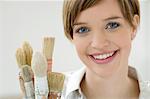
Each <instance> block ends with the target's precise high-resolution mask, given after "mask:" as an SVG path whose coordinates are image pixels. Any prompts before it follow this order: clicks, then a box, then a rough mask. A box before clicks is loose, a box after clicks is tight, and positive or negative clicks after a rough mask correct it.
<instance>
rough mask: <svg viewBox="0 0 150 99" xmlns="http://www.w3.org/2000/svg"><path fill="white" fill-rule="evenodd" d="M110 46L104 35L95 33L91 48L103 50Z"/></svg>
mask: <svg viewBox="0 0 150 99" xmlns="http://www.w3.org/2000/svg"><path fill="white" fill-rule="evenodd" d="M109 44H110V42H109V39H108V38H107V35H106V34H105V33H95V34H93V37H92V41H91V46H92V47H93V48H95V49H103V48H105V47H108V45H109Z"/></svg>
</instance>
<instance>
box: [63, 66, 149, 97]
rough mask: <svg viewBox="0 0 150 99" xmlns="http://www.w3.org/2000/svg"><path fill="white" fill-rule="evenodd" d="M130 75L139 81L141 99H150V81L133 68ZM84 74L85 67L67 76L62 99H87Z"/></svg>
mask: <svg viewBox="0 0 150 99" xmlns="http://www.w3.org/2000/svg"><path fill="white" fill-rule="evenodd" d="M128 73H129V76H130V77H132V78H134V79H137V80H138V83H139V88H140V95H139V99H150V81H143V80H142V78H141V76H140V75H139V73H138V72H137V70H136V69H135V68H133V67H129V72H128ZM84 74H85V67H83V68H81V69H80V70H78V71H76V72H71V73H67V74H65V75H66V79H65V83H64V89H63V91H62V96H61V99H86V98H85V96H84V95H83V93H82V91H81V88H80V83H81V81H82V79H83V77H84Z"/></svg>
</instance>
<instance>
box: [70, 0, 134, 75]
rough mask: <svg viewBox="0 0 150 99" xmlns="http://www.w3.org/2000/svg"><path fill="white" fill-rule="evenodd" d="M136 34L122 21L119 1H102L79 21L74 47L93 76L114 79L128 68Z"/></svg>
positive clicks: (80, 17) (85, 11)
mask: <svg viewBox="0 0 150 99" xmlns="http://www.w3.org/2000/svg"><path fill="white" fill-rule="evenodd" d="M134 32H135V30H134V28H133V27H131V26H130V25H129V23H128V22H127V21H126V20H125V18H124V17H123V15H122V13H121V10H120V7H119V5H118V2H117V0H102V1H100V2H99V3H98V4H97V5H95V6H93V7H90V8H88V9H86V10H84V11H82V12H81V13H80V14H79V16H78V17H77V18H76V20H75V22H74V27H73V43H74V45H75V47H76V50H77V53H78V55H79V57H80V59H81V60H82V61H83V63H84V64H85V65H86V66H87V69H88V70H89V71H90V72H91V73H94V74H97V75H99V76H102V77H105V76H111V75H112V74H114V73H115V72H117V71H118V70H119V71H120V70H121V72H122V71H124V68H126V67H127V66H128V56H129V53H130V49H131V41H132V40H131V37H132V35H133V34H134Z"/></svg>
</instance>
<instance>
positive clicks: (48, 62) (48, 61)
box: [47, 59, 52, 72]
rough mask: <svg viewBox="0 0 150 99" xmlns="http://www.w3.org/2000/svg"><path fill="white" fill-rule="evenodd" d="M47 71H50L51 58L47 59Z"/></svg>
mask: <svg viewBox="0 0 150 99" xmlns="http://www.w3.org/2000/svg"><path fill="white" fill-rule="evenodd" d="M47 66H48V67H47V72H51V71H52V59H47Z"/></svg>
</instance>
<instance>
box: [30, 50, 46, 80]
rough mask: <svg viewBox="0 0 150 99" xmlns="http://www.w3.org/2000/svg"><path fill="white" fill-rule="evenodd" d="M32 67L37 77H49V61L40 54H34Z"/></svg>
mask: <svg viewBox="0 0 150 99" xmlns="http://www.w3.org/2000/svg"><path fill="white" fill-rule="evenodd" d="M31 67H32V71H33V73H34V75H35V76H36V77H43V76H47V61H46V58H45V57H44V56H43V54H42V53H40V52H35V53H33V57H32V61H31Z"/></svg>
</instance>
